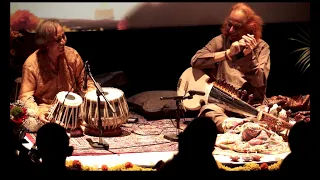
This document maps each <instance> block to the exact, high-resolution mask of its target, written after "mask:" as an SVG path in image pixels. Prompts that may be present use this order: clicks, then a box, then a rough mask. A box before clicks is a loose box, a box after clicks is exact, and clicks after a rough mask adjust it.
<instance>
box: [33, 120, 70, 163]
mask: <svg viewBox="0 0 320 180" xmlns="http://www.w3.org/2000/svg"><path fill="white" fill-rule="evenodd" d="M36 144H37V148H38V151H39V155H40V157H41V158H42V160H43V161H46V160H49V161H61V160H65V159H66V157H68V156H71V155H72V152H73V147H72V146H69V136H68V135H67V132H66V129H64V128H63V127H62V126H60V125H59V124H56V123H47V124H45V125H43V126H42V127H41V128H40V129H39V130H38V132H37V138H36Z"/></svg>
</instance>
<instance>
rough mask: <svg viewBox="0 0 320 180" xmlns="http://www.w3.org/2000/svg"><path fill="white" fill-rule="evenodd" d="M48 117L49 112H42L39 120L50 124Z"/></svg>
mask: <svg viewBox="0 0 320 180" xmlns="http://www.w3.org/2000/svg"><path fill="white" fill-rule="evenodd" d="M48 115H49V113H48V112H41V113H40V114H39V116H38V118H39V120H40V121H41V122H42V123H44V124H46V123H49V122H50V121H49V119H48Z"/></svg>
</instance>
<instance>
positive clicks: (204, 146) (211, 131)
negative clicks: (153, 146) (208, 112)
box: [179, 117, 218, 154]
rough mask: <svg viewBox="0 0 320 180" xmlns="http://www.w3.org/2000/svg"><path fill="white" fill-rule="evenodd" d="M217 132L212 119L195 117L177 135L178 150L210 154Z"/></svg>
mask: <svg viewBox="0 0 320 180" xmlns="http://www.w3.org/2000/svg"><path fill="white" fill-rule="evenodd" d="M217 133H218V131H217V127H216V124H215V123H214V122H213V120H212V119H210V118H208V117H197V118H195V119H194V120H192V121H191V122H190V123H189V124H188V126H187V127H186V129H185V130H184V132H182V133H181V134H180V135H179V152H181V153H188V154H189V153H192V154H194V153H201V154H212V151H213V150H214V146H215V142H216V139H217Z"/></svg>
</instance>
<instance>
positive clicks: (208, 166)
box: [159, 117, 219, 175]
mask: <svg viewBox="0 0 320 180" xmlns="http://www.w3.org/2000/svg"><path fill="white" fill-rule="evenodd" d="M216 138H217V127H216V124H215V123H214V122H213V121H212V120H211V119H210V118H207V117H197V118H195V119H194V120H192V121H191V122H190V123H189V124H188V126H187V127H186V129H185V130H184V132H182V133H180V134H179V141H178V143H179V144H178V153H177V154H176V155H175V156H174V157H173V158H172V159H171V160H169V161H167V162H166V163H165V164H164V165H163V166H162V167H161V168H160V169H159V172H160V173H162V174H164V175H190V174H193V173H194V174H207V175H215V172H218V171H219V168H218V166H217V163H216V161H215V158H214V156H213V154H212V152H213V150H214V147H215V142H216Z"/></svg>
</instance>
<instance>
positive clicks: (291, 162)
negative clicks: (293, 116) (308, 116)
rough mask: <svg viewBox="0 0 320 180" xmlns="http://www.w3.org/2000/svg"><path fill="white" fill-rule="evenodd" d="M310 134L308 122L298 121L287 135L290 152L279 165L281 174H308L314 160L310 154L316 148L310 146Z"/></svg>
mask: <svg viewBox="0 0 320 180" xmlns="http://www.w3.org/2000/svg"><path fill="white" fill-rule="evenodd" d="M312 133H313V131H312V130H311V123H309V122H305V121H299V122H297V123H296V124H295V125H294V126H293V127H292V129H291V130H290V132H289V135H288V143H289V147H290V150H291V152H290V154H289V155H288V156H287V157H286V158H285V159H284V160H283V162H282V163H281V166H280V171H281V172H282V173H284V174H285V175H295V174H296V173H299V174H300V173H306V174H305V175H308V174H310V172H311V171H312V168H313V164H314V163H312V161H314V160H315V159H316V158H315V157H312V156H314V155H315V154H313V153H312V152H315V148H317V147H316V146H312V143H311V139H312ZM316 163H318V162H316Z"/></svg>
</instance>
